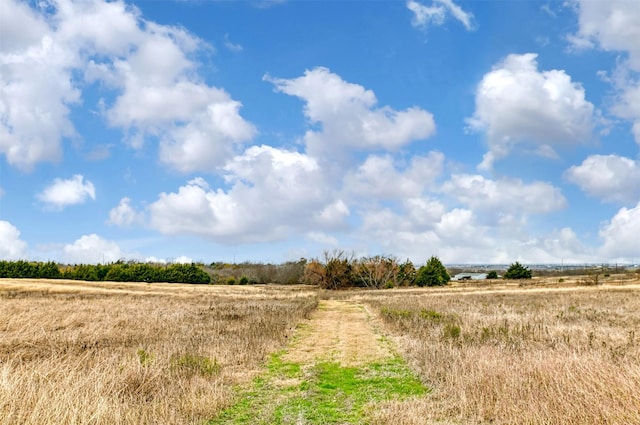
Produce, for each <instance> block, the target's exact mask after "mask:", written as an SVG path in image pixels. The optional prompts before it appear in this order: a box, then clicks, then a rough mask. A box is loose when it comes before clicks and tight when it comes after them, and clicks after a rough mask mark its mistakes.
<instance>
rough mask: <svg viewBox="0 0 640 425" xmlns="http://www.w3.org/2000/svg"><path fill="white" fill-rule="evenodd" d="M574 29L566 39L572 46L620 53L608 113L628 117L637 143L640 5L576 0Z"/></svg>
mask: <svg viewBox="0 0 640 425" xmlns="http://www.w3.org/2000/svg"><path fill="white" fill-rule="evenodd" d="M576 5H577V6H578V7H577V11H578V31H577V32H576V33H575V34H570V35H569V36H568V37H567V39H568V40H569V43H571V45H572V46H573V47H574V48H581V49H590V48H596V47H597V48H600V49H602V50H605V51H613V52H623V53H625V54H626V57H623V58H621V59H619V60H618V64H617V69H616V70H615V71H614V77H613V78H612V79H611V80H610V81H611V82H612V83H613V85H614V88H615V90H616V93H615V96H614V102H613V106H612V108H611V112H612V113H613V114H615V115H617V116H619V117H621V118H624V119H626V120H629V121H630V122H631V124H632V128H631V131H632V133H633V135H634V137H635V140H636V143H638V144H640V42H638V40H640V8H639V7H638V4H637V3H636V2H634V1H620V0H611V1H606V2H601V1H588V0H577V1H576Z"/></svg>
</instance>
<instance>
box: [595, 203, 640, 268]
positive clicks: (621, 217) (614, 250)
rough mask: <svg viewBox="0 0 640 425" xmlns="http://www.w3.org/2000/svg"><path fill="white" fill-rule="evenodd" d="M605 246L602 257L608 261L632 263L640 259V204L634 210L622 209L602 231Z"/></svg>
mask: <svg viewBox="0 0 640 425" xmlns="http://www.w3.org/2000/svg"><path fill="white" fill-rule="evenodd" d="M599 234H600V237H601V238H602V239H603V244H602V246H601V248H600V256H601V257H602V259H604V260H606V261H619V262H631V261H637V260H638V258H639V257H640V251H638V235H640V202H638V204H637V205H636V206H635V207H634V208H621V209H620V210H619V211H618V212H617V213H616V214H615V215H614V216H613V218H612V219H611V220H610V221H609V222H606V223H604V225H603V226H602V228H601V229H600V233H599Z"/></svg>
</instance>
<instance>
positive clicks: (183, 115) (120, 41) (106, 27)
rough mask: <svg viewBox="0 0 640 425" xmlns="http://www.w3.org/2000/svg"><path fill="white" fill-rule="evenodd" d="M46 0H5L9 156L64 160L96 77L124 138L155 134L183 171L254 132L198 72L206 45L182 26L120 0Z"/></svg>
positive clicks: (2, 145) (1, 114)
mask: <svg viewBox="0 0 640 425" xmlns="http://www.w3.org/2000/svg"><path fill="white" fill-rule="evenodd" d="M48 5H49V6H51V7H50V8H47V10H46V11H44V10H39V9H37V7H39V6H37V7H35V8H29V7H28V6H26V5H25V4H24V3H19V2H15V1H14V0H3V13H2V17H0V19H2V21H1V22H0V23H1V25H0V28H2V39H3V43H2V47H1V48H0V49H1V50H0V66H1V69H2V75H3V78H2V80H1V81H0V152H2V153H4V154H5V155H6V158H7V161H8V162H9V163H10V164H12V165H14V166H16V167H19V168H21V169H23V170H27V171H28V170H30V169H32V168H33V166H34V164H36V163H38V162H41V161H57V160H59V159H60V158H61V156H62V149H61V146H60V145H61V140H62V139H63V138H69V137H77V135H76V132H75V129H74V126H73V124H72V122H71V120H70V118H69V115H70V111H71V108H72V107H73V106H74V105H76V104H79V103H80V102H81V101H82V90H83V89H85V88H87V87H91V86H92V85H93V83H99V84H100V89H101V90H102V91H103V92H104V93H106V96H105V97H104V98H102V99H100V101H99V104H98V105H97V109H98V110H100V111H101V113H102V114H103V117H104V118H105V119H106V121H107V123H108V124H109V125H111V126H112V127H116V128H119V129H122V130H123V131H124V137H123V140H125V141H126V142H127V143H129V144H130V145H131V146H132V147H134V148H141V147H142V146H143V145H144V142H145V140H146V139H148V138H153V139H154V140H155V139H159V141H160V145H161V149H160V153H161V158H160V159H161V161H163V162H165V163H166V164H168V165H169V166H170V167H172V168H174V169H176V170H178V171H181V172H191V171H205V172H210V171H212V170H213V169H214V168H215V167H216V166H219V165H221V164H222V163H223V162H224V161H225V160H226V159H228V158H230V157H231V156H233V153H234V152H235V149H236V145H238V144H242V143H244V142H247V141H249V140H251V138H252V137H253V136H254V135H255V133H256V130H255V128H254V126H253V125H252V124H251V123H249V122H247V121H245V120H244V119H243V118H242V117H241V116H240V114H239V109H240V107H241V104H240V103H239V102H237V101H235V100H233V99H231V97H230V96H229V94H227V93H226V92H225V91H224V90H222V89H219V88H216V87H211V86H209V85H207V84H206V83H204V82H203V81H202V78H201V77H200V76H199V75H198V73H197V67H198V64H197V63H196V61H195V60H194V56H195V55H196V54H197V53H199V52H201V51H203V50H206V49H208V48H209V47H208V46H207V45H206V44H205V43H203V42H202V41H201V40H200V39H198V38H197V37H195V36H193V35H192V34H190V33H189V32H187V31H186V30H184V29H182V28H178V27H172V26H166V25H159V24H156V23H154V22H151V21H147V20H144V19H142V17H141V14H140V12H139V11H138V9H136V8H135V7H133V6H128V5H126V4H125V3H124V2H122V1H114V2H105V1H101V0H90V1H84V2H73V1H69V0H60V1H57V2H55V3H52V4H48ZM25 28H28V30H24V29H25ZM5 41H6V42H5ZM111 99H113V101H111Z"/></svg>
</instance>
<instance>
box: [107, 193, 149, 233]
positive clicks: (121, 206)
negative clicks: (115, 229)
mask: <svg viewBox="0 0 640 425" xmlns="http://www.w3.org/2000/svg"><path fill="white" fill-rule="evenodd" d="M141 220H142V216H141V215H140V213H138V212H137V211H136V210H135V209H134V208H133V207H132V206H131V199H129V198H127V197H124V198H122V199H121V200H120V202H119V203H118V206H116V207H114V208H112V209H111V211H109V219H108V220H107V223H108V224H113V225H116V226H130V225H132V224H134V223H137V222H140V221H141Z"/></svg>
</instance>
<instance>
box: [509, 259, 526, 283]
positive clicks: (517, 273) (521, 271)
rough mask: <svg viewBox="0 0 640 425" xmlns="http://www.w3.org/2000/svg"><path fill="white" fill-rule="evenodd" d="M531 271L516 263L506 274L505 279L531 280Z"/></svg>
mask: <svg viewBox="0 0 640 425" xmlns="http://www.w3.org/2000/svg"><path fill="white" fill-rule="evenodd" d="M531 275H532V274H531V270H530V269H529V268H527V267H525V266H523V265H522V264H520V263H519V262H517V261H516V262H515V263H513V264H511V266H509V268H508V269H507V271H506V272H505V274H504V278H505V279H531Z"/></svg>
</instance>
